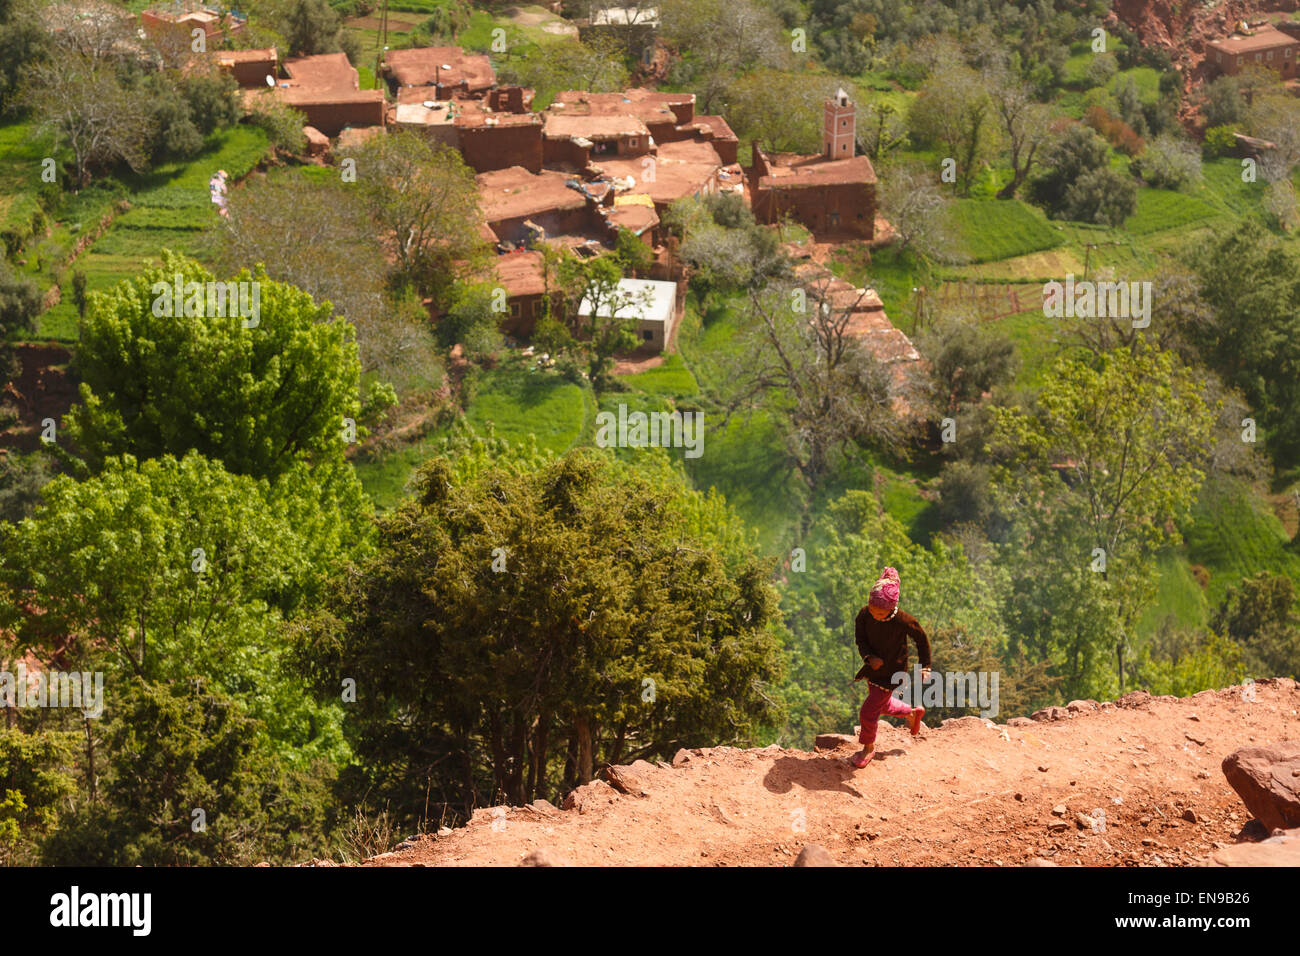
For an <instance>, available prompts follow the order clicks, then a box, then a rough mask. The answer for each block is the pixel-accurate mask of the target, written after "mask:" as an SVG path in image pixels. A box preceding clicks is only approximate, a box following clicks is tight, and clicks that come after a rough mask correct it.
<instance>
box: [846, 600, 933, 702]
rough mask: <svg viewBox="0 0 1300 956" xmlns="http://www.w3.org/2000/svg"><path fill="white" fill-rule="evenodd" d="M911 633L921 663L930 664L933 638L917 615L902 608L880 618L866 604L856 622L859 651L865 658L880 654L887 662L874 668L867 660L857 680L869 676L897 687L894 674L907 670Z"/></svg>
mask: <svg viewBox="0 0 1300 956" xmlns="http://www.w3.org/2000/svg"><path fill="white" fill-rule="evenodd" d="M909 635H911V638H912V640H914V641H916V653H917V656H918V657H920V658H921V666H922V667H929V666H930V639H929V638H928V637H926V636H925V631H924V630H922V628H921V625H920V624H918V623H917V622H916V618H914V617H912V615H910V614H908V613H907V612H906V611H904V610H902V609H901V608H900V609H898V610H897V611H896V612H895V613H894V616H893V617H892V618H890V619H889V620H888V621H877V620H876V619H875V618H874V617H872V616H871V611H869V610H868V609H867V608H865V607H864V608H863V609H862V610H861V611H859V612H858V619H857V622H856V623H855V625H854V636H855V638H856V640H857V644H858V653H859V654H861V655H862V659H863V660H864V661H865V660H866V659H867V658H868V657H879V658H880V659H881V660H882V661H884V663H883V664H881V666H880V667H877V668H872V667H871V665H870V664H863V665H862V670H860V671H858V673H857V676H856V677H854V678H853V679H854V680H861V679H862V678H863V677H865V678H866V679H867V680H869V681H871V683H873V684H876V685H878V686H880V687H885V688H889V689H891V690H892V689H893V687H894V681H893V677H894V675H895V674H897V673H898V672H899V671H902V672H903V673H906V672H907V638H908V636H909Z"/></svg>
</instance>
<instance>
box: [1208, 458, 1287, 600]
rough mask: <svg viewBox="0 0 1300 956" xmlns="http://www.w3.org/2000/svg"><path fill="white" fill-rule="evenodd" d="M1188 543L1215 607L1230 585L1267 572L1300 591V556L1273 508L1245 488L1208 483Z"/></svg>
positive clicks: (1229, 481)
mask: <svg viewBox="0 0 1300 956" xmlns="http://www.w3.org/2000/svg"><path fill="white" fill-rule="evenodd" d="M1184 537H1185V539H1186V542H1187V557H1188V559H1189V560H1190V561H1192V562H1193V563H1195V564H1203V565H1205V567H1206V569H1208V570H1209V572H1210V583H1209V588H1208V594H1207V598H1208V600H1209V603H1210V605H1211V606H1214V605H1216V604H1218V602H1219V601H1220V600H1221V599H1222V598H1223V594H1224V591H1225V590H1227V588H1228V586H1229V585H1235V584H1237V583H1238V582H1239V581H1240V580H1241V579H1242V578H1243V577H1247V576H1249V575H1252V574H1255V573H1256V572H1258V571H1261V570H1265V569H1267V570H1272V571H1277V572H1280V573H1284V574H1287V575H1289V576H1290V577H1291V579H1292V580H1293V581H1295V582H1296V583H1297V584H1298V585H1300V555H1297V554H1296V552H1295V549H1294V548H1293V547H1292V546H1291V543H1290V541H1289V539H1288V538H1287V534H1286V531H1285V530H1284V529H1283V528H1282V522H1281V521H1279V520H1278V518H1277V516H1276V515H1275V514H1274V513H1273V511H1272V509H1271V508H1270V507H1269V505H1268V502H1267V501H1265V500H1264V499H1262V498H1261V497H1259V496H1258V495H1257V494H1256V493H1255V492H1254V490H1253V489H1251V488H1250V486H1249V485H1246V484H1245V483H1244V482H1241V481H1236V480H1232V479H1217V480H1212V481H1208V482H1206V484H1205V487H1204V488H1203V489H1202V490H1201V496H1200V499H1199V500H1198V501H1197V503H1196V508H1195V511H1194V512H1193V516H1192V524H1191V527H1190V528H1188V530H1187V531H1186V532H1185V535H1184Z"/></svg>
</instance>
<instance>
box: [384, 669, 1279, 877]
mask: <svg viewBox="0 0 1300 956" xmlns="http://www.w3.org/2000/svg"><path fill="white" fill-rule="evenodd" d="M1252 696H1253V700H1252V699H1250V698H1251V697H1252ZM1288 740H1289V741H1300V689H1297V685H1296V683H1295V682H1294V681H1290V680H1285V679H1278V680H1273V681H1261V682H1259V683H1257V684H1255V685H1253V686H1252V687H1248V688H1242V687H1233V688H1227V689H1225V690H1219V691H1203V692H1202V693H1200V694H1197V695H1195V696H1194V697H1189V698H1182V699H1179V698H1174V697H1158V698H1153V697H1151V696H1150V695H1148V694H1146V693H1144V692H1136V693H1133V694H1129V695H1126V696H1125V697H1123V698H1121V699H1120V700H1119V701H1116V702H1113V703H1111V702H1106V703H1101V704H1098V703H1095V702H1092V701H1075V702H1073V703H1071V704H1070V705H1069V706H1068V707H1053V708H1049V709H1048V710H1046V711H1040V712H1038V713H1037V714H1035V715H1034V718H1033V719H1028V718H1023V717H1021V718H1015V719H1014V720H1012V721H1010V722H1009V723H1008V724H995V723H993V722H991V721H986V720H982V719H980V718H977V717H964V718H961V719H959V720H951V721H946V722H945V723H944V724H943V725H942V726H941V727H929V728H926V729H925V730H923V731H922V733H921V735H920V736H919V737H916V738H913V737H911V736H910V735H909V734H908V733H907V731H906V730H905V729H903V728H901V727H893V726H889V727H887V726H886V721H882V722H881V732H880V736H879V737H878V739H877V745H876V749H877V755H876V759H875V760H874V761H873V762H872V764H871V765H869V766H868V767H866V768H865V769H863V770H855V769H854V768H853V767H852V766H850V765H849V763H848V762H847V760H846V759H845V758H846V757H847V756H848V755H849V754H850V753H852V752H853V751H854V750H855V749H856V742H855V741H854V739H853V738H852V737H847V736H839V735H826V736H824V737H822V738H819V741H818V742H819V745H820V746H819V748H818V749H817V750H816V751H813V752H806V751H801V750H789V749H784V748H780V747H768V748H765V749H755V750H740V749H735V748H730V747H716V748H711V749H704V750H691V751H681V752H679V753H678V754H677V755H676V756H675V758H674V759H673V761H672V763H671V764H668V763H665V762H661V763H658V764H657V765H656V764H650V763H646V762H645V761H638V762H637V763H635V764H633V765H632V766H630V767H615V768H610V769H609V770H607V771H606V772H605V779H603V780H597V781H595V782H593V783H591V784H588V785H587V786H585V787H580V788H579V789H578V790H576V791H574V792H573V793H572V794H570V795H569V796H568V797H567V798H566V800H565V808H564V809H560V808H557V807H554V806H552V805H551V804H549V803H546V802H545V801H538V802H537V803H536V804H534V805H532V806H527V807H509V808H507V807H495V808H484V809H480V810H478V811H476V813H475V814H474V818H473V819H472V820H471V821H470V823H469V825H468V826H466V827H463V828H460V829H457V830H444V831H442V833H441V834H440V835H437V836H434V835H429V836H424V837H420V838H417V839H413V840H408V841H407V842H406V843H404V844H402V845H401V846H400V847H399V848H398V849H397V850H395V851H394V852H391V853H386V854H383V855H382V856H379V857H376V858H374V859H371V860H368V861H366V863H365V864H364V865H366V866H476V865H478V866H481V865H503V866H513V865H518V864H520V863H524V862H525V861H526V862H527V863H530V864H534V865H548V864H551V865H564V864H572V865H578V866H582V865H602V866H607V865H613V866H623V865H652V866H771V865H777V866H786V865H790V864H791V863H792V862H793V861H794V860H795V858H796V857H797V856H798V854H799V853H800V851H801V850H802V849H803V848H804V847H805V846H807V845H809V844H815V845H818V846H820V847H824V848H825V849H826V851H827V852H828V853H829V856H830V858H831V859H832V860H833V861H834V862H835V863H838V864H841V865H867V866H876V865H885V866H891V865H907V866H915V865H925V866H960V865H993V866H1021V865H1026V864H1032V865H1044V864H1045V863H1046V864H1049V865H1050V864H1056V865H1062V866H1065V865H1084V866H1184V865H1195V864H1204V863H1213V862H1217V863H1226V864H1232V863H1240V862H1243V861H1244V862H1260V861H1261V860H1260V859H1259V858H1258V857H1257V856H1256V857H1252V856H1251V855H1253V854H1254V855H1257V854H1260V853H1263V854H1265V855H1268V854H1272V855H1275V856H1276V855H1286V854H1292V856H1291V857H1290V858H1291V859H1294V856H1293V855H1294V853H1295V850H1296V847H1297V845H1300V839H1296V838H1295V837H1294V834H1300V830H1294V831H1292V834H1293V836H1292V837H1291V838H1290V839H1288V840H1286V841H1282V840H1275V841H1273V842H1271V843H1269V844H1262V843H1253V842H1246V843H1242V844H1241V845H1238V843H1239V841H1251V840H1257V839H1261V838H1263V837H1266V836H1268V830H1267V829H1265V827H1264V826H1263V825H1262V824H1261V823H1259V822H1257V821H1253V820H1252V815H1251V812H1250V810H1248V808H1247V805H1246V804H1245V803H1243V800H1242V797H1240V796H1239V795H1238V793H1237V792H1236V791H1234V790H1233V788H1232V786H1230V785H1229V783H1228V780H1227V778H1226V777H1225V775H1224V768H1223V766H1222V764H1223V761H1224V758H1225V757H1228V756H1229V755H1230V754H1233V753H1235V752H1236V751H1238V750H1240V749H1241V748H1255V747H1265V746H1267V745H1272V744H1278V743H1280V742H1283V741H1288ZM1295 748H1300V743H1297V744H1295V745H1294V747H1293V748H1292V749H1295ZM1234 772H1235V773H1236V774H1237V775H1238V776H1239V777H1241V778H1242V779H1247V778H1249V779H1250V780H1254V781H1255V783H1254V784H1249V783H1246V784H1243V783H1241V782H1240V781H1238V783H1239V786H1252V785H1253V786H1256V787H1257V789H1259V788H1262V790H1263V791H1268V790H1269V789H1270V788H1271V789H1272V790H1273V791H1275V792H1274V793H1272V794H1270V795H1266V796H1268V798H1269V799H1272V798H1273V797H1276V796H1277V795H1278V794H1281V799H1283V800H1284V801H1285V800H1287V799H1290V798H1295V801H1294V805H1295V807H1296V808H1300V758H1297V759H1295V760H1292V761H1291V762H1287V761H1286V759H1285V758H1284V759H1282V760H1280V761H1278V760H1274V761H1273V762H1272V764H1270V760H1269V759H1266V758H1263V757H1259V756H1256V757H1255V758H1252V759H1247V760H1245V761H1244V762H1241V766H1240V767H1239V768H1237V769H1236V770H1235V771H1234ZM1270 774H1271V776H1270ZM1288 774H1290V775H1291V776H1287V775H1288ZM1279 775H1280V776H1279ZM1292 777H1294V778H1295V779H1292ZM1284 778H1285V779H1284ZM1288 788H1289V790H1288ZM1288 793H1289V794H1290V798H1288V797H1287V794H1288ZM1263 799H1264V798H1262V797H1258V798H1255V803H1254V804H1253V806H1254V808H1255V809H1256V812H1260V813H1264V814H1265V815H1266V816H1267V815H1268V811H1264V810H1261V809H1260V807H1262V806H1264V804H1263V803H1261V802H1260V800H1263ZM1289 812H1291V811H1290V810H1285V811H1284V816H1285V814H1286V813H1289ZM1279 819H1281V818H1279ZM1286 819H1287V820H1289V821H1290V822H1284V823H1283V825H1284V826H1287V827H1300V818H1291V817H1286ZM1273 822H1274V823H1276V820H1274V821H1273ZM1247 824H1250V825H1249V826H1248V825H1247ZM1243 831H1244V832H1243ZM1241 854H1246V855H1247V857H1251V858H1250V859H1243V857H1242V856H1241ZM827 862H829V861H827Z"/></svg>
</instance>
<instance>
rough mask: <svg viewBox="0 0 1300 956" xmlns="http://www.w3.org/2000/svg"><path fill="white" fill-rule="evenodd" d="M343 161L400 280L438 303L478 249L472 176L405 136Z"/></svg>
mask: <svg viewBox="0 0 1300 956" xmlns="http://www.w3.org/2000/svg"><path fill="white" fill-rule="evenodd" d="M343 158H345V159H351V160H354V161H355V163H356V184H355V185H356V189H357V190H358V192H359V194H360V196H361V200H362V202H363V203H364V204H365V207H366V209H367V210H368V212H369V213H370V216H371V218H373V219H374V220H375V222H376V223H377V224H378V225H379V228H380V231H381V234H382V235H383V237H384V240H385V242H386V244H387V245H388V247H389V249H391V251H392V253H393V255H394V256H395V257H396V258H397V262H398V266H399V269H400V272H401V275H402V276H403V277H404V278H405V279H406V280H408V281H409V282H410V283H411V284H412V285H414V287H415V288H416V289H417V290H418V291H419V292H420V293H421V294H422V295H426V296H432V297H433V298H434V299H435V300H437V301H438V302H439V303H441V302H442V301H443V300H444V299H445V297H446V296H447V295H448V294H449V292H450V289H451V286H452V283H453V282H454V281H455V279H456V278H458V277H462V276H464V275H465V274H467V272H468V271H469V270H470V269H471V268H472V266H471V265H470V260H472V259H473V257H474V255H475V254H476V253H478V252H479V251H480V250H481V249H482V246H483V241H482V239H481V238H479V228H480V224H481V219H480V218H479V211H478V185H477V184H476V183H475V181H474V171H473V170H471V169H470V168H469V167H468V166H466V165H465V163H464V161H463V160H462V159H461V157H460V154H459V153H458V152H457V151H456V150H454V149H450V148H448V147H446V146H439V147H437V148H434V147H432V146H430V145H429V142H428V140H427V139H425V138H424V137H422V136H420V135H419V134H417V133H409V132H400V133H390V134H389V135H387V136H375V137H371V138H370V139H368V140H366V141H365V142H364V143H362V144H361V145H359V146H357V147H355V148H354V149H352V150H351V151H350V152H348V153H347V154H346V156H345V157H343Z"/></svg>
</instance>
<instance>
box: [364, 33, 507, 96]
mask: <svg viewBox="0 0 1300 956" xmlns="http://www.w3.org/2000/svg"><path fill="white" fill-rule="evenodd" d="M381 72H382V73H383V75H384V78H385V79H386V80H387V81H388V86H389V89H390V90H391V91H392V92H393V94H394V95H396V94H397V93H398V92H399V91H400V90H402V89H403V88H405V87H411V86H427V87H430V88H431V90H432V93H433V95H432V96H431V97H429V98H430V99H435V100H449V99H451V98H452V97H455V96H464V97H481V96H484V95H485V94H487V92H488V91H489V90H491V89H492V87H494V86H496V82H497V77H496V71H495V70H493V69H492V61H491V60H489V59H488V58H487V57H486V56H483V55H481V54H476V53H466V52H465V51H464V50H462V49H461V48H460V47H458V46H429V47H420V48H417V49H414V50H389V51H388V52H387V53H386V54H384V65H383V67H382V71H381Z"/></svg>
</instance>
